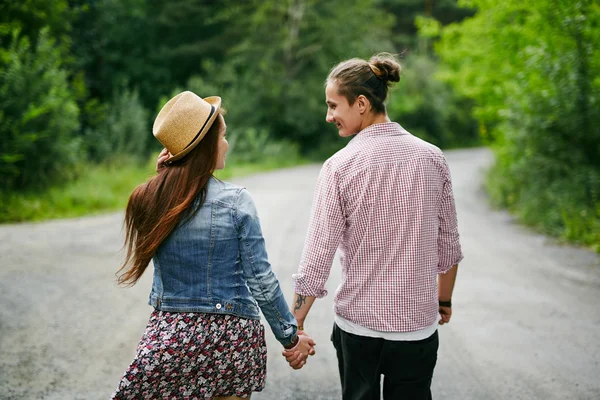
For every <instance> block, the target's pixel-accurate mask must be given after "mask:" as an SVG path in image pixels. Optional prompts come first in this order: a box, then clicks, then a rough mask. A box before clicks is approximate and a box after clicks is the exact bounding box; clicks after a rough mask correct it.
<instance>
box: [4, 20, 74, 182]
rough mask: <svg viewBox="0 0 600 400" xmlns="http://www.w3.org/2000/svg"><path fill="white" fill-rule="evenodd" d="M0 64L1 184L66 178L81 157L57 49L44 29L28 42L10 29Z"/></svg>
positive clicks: (72, 110)
mask: <svg viewBox="0 0 600 400" xmlns="http://www.w3.org/2000/svg"><path fill="white" fill-rule="evenodd" d="M2 60H3V63H2V64H0V135H1V136H2V140H0V184H1V187H2V188H7V189H8V188H15V189H23V188H43V187H46V186H48V185H49V184H51V183H53V182H56V181H57V180H59V179H64V178H67V177H69V176H70V175H71V174H72V173H73V172H74V171H73V169H72V167H73V166H74V165H75V163H76V162H77V160H78V159H79V158H80V156H81V154H80V148H81V140H80V139H79V138H78V137H77V131H78V128H79V119H78V117H79V109H78V107H77V104H76V102H75V100H74V96H73V93H72V91H71V90H70V87H69V85H68V83H67V75H68V73H67V71H66V70H65V69H63V67H62V61H61V53H60V50H59V49H57V48H55V44H54V40H53V39H52V38H51V37H49V33H48V30H47V29H43V30H42V31H41V32H40V35H39V37H38V39H37V45H36V46H35V47H32V46H31V44H30V40H29V39H28V38H27V37H23V36H21V35H20V32H19V31H18V30H16V31H13V34H12V37H11V40H10V45H9V47H8V49H7V50H4V51H3V52H2Z"/></svg>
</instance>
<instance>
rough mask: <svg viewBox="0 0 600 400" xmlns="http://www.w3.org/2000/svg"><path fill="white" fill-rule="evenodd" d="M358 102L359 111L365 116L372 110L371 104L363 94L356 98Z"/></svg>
mask: <svg viewBox="0 0 600 400" xmlns="http://www.w3.org/2000/svg"><path fill="white" fill-rule="evenodd" d="M356 102H357V106H358V111H359V112H360V113H361V114H364V113H366V112H367V111H369V110H370V109H371V102H370V101H369V99H367V98H366V97H365V96H364V95H362V94H361V95H359V96H358V97H357V98H356Z"/></svg>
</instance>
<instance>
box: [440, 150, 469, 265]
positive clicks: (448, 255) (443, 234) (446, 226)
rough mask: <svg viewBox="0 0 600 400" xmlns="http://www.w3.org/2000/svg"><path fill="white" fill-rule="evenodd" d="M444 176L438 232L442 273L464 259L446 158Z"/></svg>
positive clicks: (443, 166) (443, 169)
mask: <svg viewBox="0 0 600 400" xmlns="http://www.w3.org/2000/svg"><path fill="white" fill-rule="evenodd" d="M442 176H443V179H444V186H443V190H442V198H441V202H440V211H439V221H440V228H439V234H438V260H439V261H438V273H440V274H443V273H446V272H448V270H450V268H452V266H454V265H456V264H458V263H459V262H460V261H461V260H462V259H463V254H462V249H461V247H460V240H459V239H460V237H459V235H458V220H457V216H456V206H455V203H454V192H453V191H452V178H451V176H450V169H449V168H448V164H447V163H446V160H445V159H444V160H443V164H442Z"/></svg>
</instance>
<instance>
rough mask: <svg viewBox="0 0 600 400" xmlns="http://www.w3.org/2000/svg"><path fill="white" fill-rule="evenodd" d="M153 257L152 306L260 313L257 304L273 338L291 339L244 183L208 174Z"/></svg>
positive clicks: (292, 327)
mask: <svg viewBox="0 0 600 400" xmlns="http://www.w3.org/2000/svg"><path fill="white" fill-rule="evenodd" d="M152 260H153V263H154V280H153V283H152V291H151V293H150V300H149V304H150V305H152V306H153V307H154V308H156V309H158V310H163V311H172V312H202V313H214V314H231V315H237V316H240V317H243V318H252V319H260V314H259V311H258V310H259V307H260V310H261V311H262V313H263V315H264V316H265V319H266V320H267V322H268V323H269V325H270V326H271V330H272V331H273V334H274V335H275V337H276V338H277V340H279V342H281V344H283V345H284V346H287V345H289V344H291V343H292V339H293V338H294V337H295V335H296V331H297V324H296V319H295V318H294V316H293V315H292V313H291V312H290V311H289V308H288V305H287V302H286V301H285V298H284V296H283V293H282V291H281V288H280V286H279V281H278V280H277V277H276V276H275V274H274V273H273V271H272V270H271V265H270V264H269V261H268V259H267V252H266V249H265V241H264V238H263V235H262V231H261V228H260V222H259V219H258V215H257V212H256V207H255V205H254V201H253V200H252V197H251V196H250V194H249V193H248V191H247V190H246V189H244V188H242V187H239V186H235V185H232V184H230V183H227V182H221V181H219V180H217V179H215V178H211V179H210V180H209V182H208V184H207V193H206V199H205V201H204V203H203V204H202V206H201V207H200V209H199V211H198V212H197V213H196V214H195V215H194V216H193V217H192V218H191V219H189V218H186V217H184V218H183V219H182V222H181V223H180V224H179V225H178V226H177V228H176V229H175V230H174V231H173V232H172V233H171V234H170V235H169V236H168V237H167V238H166V239H165V240H164V242H163V243H162V244H161V245H160V247H159V248H158V251H157V252H156V254H155V255H154V257H153V259H152Z"/></svg>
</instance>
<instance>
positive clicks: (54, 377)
mask: <svg viewBox="0 0 600 400" xmlns="http://www.w3.org/2000/svg"><path fill="white" fill-rule="evenodd" d="M446 156H447V159H448V162H449V164H450V168H451V170H452V175H453V181H454V191H455V196H456V201H457V208H458V218H459V228H460V233H461V243H462V246H463V251H464V253H465V259H464V261H463V262H462V263H461V265H460V268H459V275H458V280H457V284H456V288H455V293H454V298H453V304H454V307H453V311H454V315H453V318H452V322H451V323H450V324H449V325H445V326H443V327H441V328H440V351H439V355H438V358H439V359H438V365H437V368H436V371H435V375H434V383H433V389H432V391H433V394H434V398H436V399H450V400H469V399H473V400H479V399H485V400H494V399H499V400H500V399H528V400H529V399H544V400H546V399H557V400H558V399H561V400H562V399H590V400H598V399H600V382H599V378H600V311H599V307H600V257H599V256H598V255H597V254H595V253H593V252H591V251H589V250H586V249H578V248H575V247H572V246H567V245H561V244H559V243H557V242H556V241H554V240H553V239H550V238H547V237H544V236H541V235H538V234H536V233H534V232H532V231H531V230H529V229H527V228H524V227H522V226H520V225H518V224H516V223H515V222H514V221H513V219H512V218H511V217H510V216H509V215H508V214H507V213H505V212H502V211H494V210H491V209H490V208H489V206H488V203H487V200H486V198H485V195H484V194H483V192H482V190H481V180H482V174H483V170H484V169H485V168H486V166H488V165H489V164H490V162H491V160H492V157H491V154H490V152H489V151H487V150H485V149H471V150H457V151H448V152H446ZM318 171H319V166H314V165H313V166H304V167H300V168H294V169H288V170H282V171H277V172H273V173H267V174H260V175H255V176H252V177H248V178H244V179H239V180H237V181H236V183H239V184H242V185H244V186H246V187H247V188H248V189H249V190H250V192H251V193H252V195H253V197H254V199H255V201H256V203H257V206H258V209H259V213H260V217H261V222H262V225H263V231H264V234H265V238H266V240H267V247H268V251H269V256H270V259H271V262H272V264H273V268H274V270H275V272H276V274H277V275H278V277H279V279H280V281H281V284H282V288H283V291H284V293H288V294H289V296H288V299H291V297H292V293H293V292H292V286H291V274H292V273H293V272H294V271H295V270H296V268H297V264H298V261H299V259H300V255H301V252H302V246H303V243H304V236H305V233H306V229H307V224H308V217H309V213H310V204H311V201H312V194H313V189H314V185H315V182H316V177H317V174H318ZM121 224H122V214H121V213H117V214H110V215H103V216H98V217H87V218H80V219H71V220H62V221H52V222H47V223H39V224H18V225H4V226H0V304H1V305H2V307H0V399H85V400H88V399H107V398H109V397H110V394H111V393H112V391H113V390H114V388H115V387H116V385H117V383H118V381H119V379H120V377H121V375H122V373H123V372H124V370H125V369H126V368H127V366H128V365H129V363H130V362H131V360H132V358H133V356H134V355H135V348H136V345H137V342H138V340H139V338H140V337H141V335H142V333H143V331H144V328H145V325H146V322H147V320H148V317H149V315H150V312H151V308H150V307H149V306H148V305H147V297H148V292H149V290H150V284H151V274H150V272H151V271H150V270H149V271H148V272H147V273H146V275H145V276H144V277H143V278H142V279H141V280H140V282H139V283H138V284H137V285H136V286H135V287H133V288H128V289H124V288H119V287H117V286H116V285H115V275H114V274H115V272H116V270H117V268H118V266H119V261H120V260H121V258H122V253H121V252H120V248H121V245H122V232H121ZM338 281H339V264H338V262H337V261H336V263H335V264H334V266H333V268H332V274H331V277H330V280H329V282H328V285H327V288H328V289H329V291H330V293H331V295H330V296H328V297H326V298H325V299H322V300H317V301H316V303H315V305H314V306H313V309H312V310H311V312H310V314H309V317H308V319H307V322H306V324H305V328H306V330H307V331H308V332H309V333H310V334H311V335H312V336H313V337H314V339H315V340H316V342H317V355H316V356H314V357H312V358H311V359H310V360H309V363H308V364H307V366H306V367H305V368H304V369H302V370H300V371H294V370H292V369H291V368H289V367H288V366H287V363H286V362H285V360H284V359H283V358H282V357H281V356H280V351H281V348H280V345H279V344H278V343H277V342H276V341H275V339H274V337H273V335H272V334H271V333H270V332H269V330H268V329H267V342H268V346H269V362H268V377H267V386H266V388H265V390H264V391H263V392H262V393H256V394H254V395H253V396H252V398H253V399H260V400H285V399H315V400H318V399H339V398H341V395H340V387H339V380H338V373H337V361H336V358H335V352H334V349H333V346H332V345H331V342H330V341H329V335H330V332H331V326H332V321H333V310H332V306H333V305H332V298H333V296H332V293H333V291H334V290H335V288H336V286H337V282H338Z"/></svg>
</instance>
